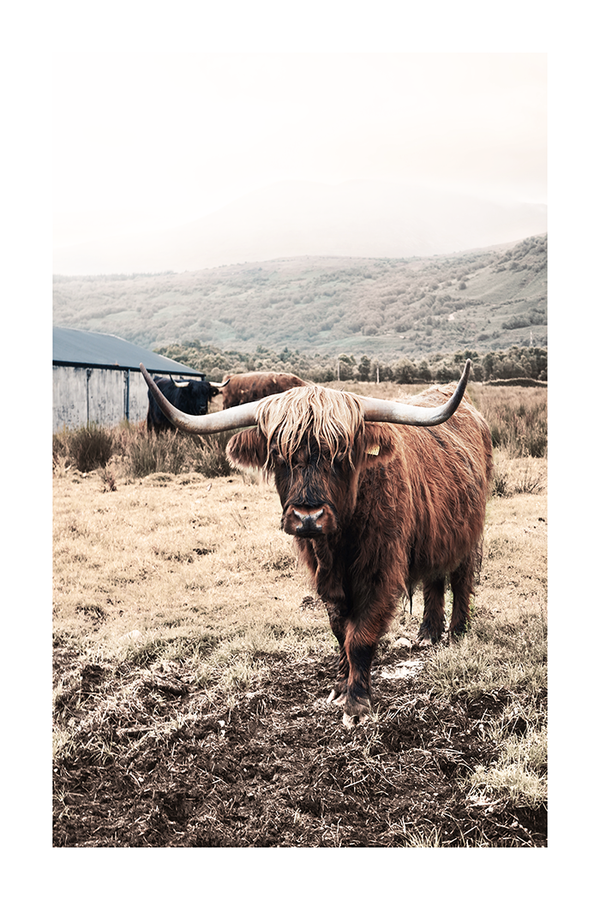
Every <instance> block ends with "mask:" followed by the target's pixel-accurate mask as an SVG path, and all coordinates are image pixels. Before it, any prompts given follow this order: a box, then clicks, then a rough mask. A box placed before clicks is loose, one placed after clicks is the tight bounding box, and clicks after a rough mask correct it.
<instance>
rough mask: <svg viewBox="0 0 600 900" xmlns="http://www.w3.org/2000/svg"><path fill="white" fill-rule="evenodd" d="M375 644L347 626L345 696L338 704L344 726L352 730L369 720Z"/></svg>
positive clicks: (355, 629)
mask: <svg viewBox="0 0 600 900" xmlns="http://www.w3.org/2000/svg"><path fill="white" fill-rule="evenodd" d="M376 649H377V642H376V641H375V642H373V643H370V642H365V637H364V635H363V634H362V633H361V630H360V629H359V628H356V627H354V626H353V625H352V624H349V626H348V628H347V629H346V645H345V650H346V657H347V660H348V680H347V686H346V694H345V697H344V698H343V703H342V702H341V701H342V698H340V700H339V701H337V702H339V704H340V706H342V705H343V708H344V725H345V726H346V728H352V727H353V726H354V725H358V724H360V723H361V722H364V721H365V719H367V718H369V716H370V713H371V664H372V662H373V656H374V655H375V650H376Z"/></svg>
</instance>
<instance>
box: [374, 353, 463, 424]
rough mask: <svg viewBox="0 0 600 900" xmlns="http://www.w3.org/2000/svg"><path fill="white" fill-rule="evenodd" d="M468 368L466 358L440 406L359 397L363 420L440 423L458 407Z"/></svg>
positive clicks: (397, 422) (399, 422) (398, 422)
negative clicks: (453, 385)
mask: <svg viewBox="0 0 600 900" xmlns="http://www.w3.org/2000/svg"><path fill="white" fill-rule="evenodd" d="M470 370H471V360H470V359H468V360H467V361H466V363H465V368H464V370H463V373H462V376H461V379H460V381H459V382H458V385H457V387H456V390H455V391H454V393H453V394H452V396H451V397H450V399H449V400H448V401H447V403H444V404H443V405H442V406H434V407H428V406H413V405H412V404H410V403H396V402H395V401H394V400H376V399H375V398H374V397H361V398H360V402H361V403H362V407H363V414H364V417H365V421H366V422H392V423H393V424H395V425H441V423H442V422H445V421H446V419H449V418H450V416H451V415H452V414H453V413H455V412H456V410H457V409H458V405H459V403H460V401H461V400H462V398H463V394H464V392H465V388H466V386H467V381H468V380H469V372H470Z"/></svg>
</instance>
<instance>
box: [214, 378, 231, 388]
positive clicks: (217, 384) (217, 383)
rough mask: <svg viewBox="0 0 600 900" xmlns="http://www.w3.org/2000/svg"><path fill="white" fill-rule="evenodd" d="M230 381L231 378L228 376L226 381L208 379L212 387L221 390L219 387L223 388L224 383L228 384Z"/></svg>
mask: <svg viewBox="0 0 600 900" xmlns="http://www.w3.org/2000/svg"><path fill="white" fill-rule="evenodd" d="M230 381H231V378H228V379H227V381H221V382H216V381H210V382H209V384H210V386H211V387H214V388H217V389H218V390H221V388H224V387H225V385H226V384H229V382H230Z"/></svg>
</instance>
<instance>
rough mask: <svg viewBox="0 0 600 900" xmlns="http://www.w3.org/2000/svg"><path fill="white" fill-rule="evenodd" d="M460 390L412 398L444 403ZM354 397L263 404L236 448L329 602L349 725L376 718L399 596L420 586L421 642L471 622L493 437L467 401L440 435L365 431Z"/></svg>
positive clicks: (316, 391)
mask: <svg viewBox="0 0 600 900" xmlns="http://www.w3.org/2000/svg"><path fill="white" fill-rule="evenodd" d="M452 391H453V386H447V387H445V388H431V389H429V390H428V391H425V392H424V393H423V394H420V395H418V396H417V397H414V398H412V400H411V401H410V402H413V403H415V404H416V405H419V406H438V405H440V404H441V403H444V402H445V401H446V400H447V399H448V398H449V397H450V396H451V394H452ZM359 410H360V406H359V403H358V401H357V399H356V397H354V396H353V395H351V394H345V393H343V392H340V391H332V390H328V389H325V388H318V387H316V386H310V387H307V388H301V389H300V388H299V389H296V390H292V391H289V392H287V393H286V394H283V395H280V396H278V397H274V398H269V399H267V400H265V401H264V404H262V405H261V407H260V410H259V417H258V422H259V424H258V427H257V428H256V429H252V430H250V431H246V432H242V433H240V434H238V435H236V436H235V437H233V438H232V439H231V441H230V442H229V445H228V453H229V455H230V458H231V459H232V460H233V462H235V463H237V464H239V465H250V466H256V465H261V466H264V467H266V468H267V470H268V471H270V472H272V473H273V476H274V479H275V484H276V487H277V490H278V493H279V497H280V500H281V505H282V510H283V515H282V527H283V528H284V530H285V531H287V532H288V533H290V534H293V535H294V536H295V540H296V543H297V545H298V549H299V553H300V558H301V559H302V560H303V562H304V563H305V564H306V566H307V567H308V569H309V571H310V573H311V574H312V577H313V579H314V584H315V589H316V591H317V592H318V594H319V595H320V597H321V599H322V600H323V602H324V603H325V606H326V608H327V610H328V613H329V618H330V623H331V627H332V630H333V632H334V634H335V636H336V638H337V639H338V642H339V646H340V659H339V670H338V680H337V683H336V685H335V687H334V690H333V692H332V699H334V700H335V701H336V702H337V703H339V704H340V705H342V706H343V707H344V714H345V715H344V721H345V722H346V723H347V724H349V723H352V722H354V721H356V720H359V721H360V720H361V719H362V718H364V716H365V715H366V714H367V713H368V712H369V710H370V697H371V676H370V672H371V662H372V659H373V655H374V653H375V650H376V647H377V643H378V641H379V639H380V637H381V635H382V634H383V633H384V632H385V630H386V629H387V627H388V625H389V623H390V621H391V619H392V617H393V615H394V612H395V609H396V605H397V602H398V598H399V596H400V594H402V593H405V594H410V593H411V592H412V589H413V587H414V586H415V585H416V584H417V583H419V582H422V584H423V592H424V615H423V621H422V624H421V629H420V632H419V639H420V640H421V641H432V642H435V641H438V640H440V638H441V636H442V633H443V630H444V586H445V579H446V576H448V578H449V581H450V586H451V588H452V592H453V609H452V618H451V621H450V634H451V635H459V634H461V633H463V632H464V631H465V630H466V629H467V628H468V624H469V607H470V596H471V593H472V590H473V582H474V577H475V574H476V570H477V565H478V561H479V559H480V546H481V540H482V534H483V525H484V518H485V506H486V500H487V495H488V491H489V484H490V480H491V472H492V443H491V437H490V432H489V429H488V427H487V425H486V423H485V421H484V419H483V418H482V416H481V415H480V414H479V413H478V412H477V411H476V410H475V409H474V407H473V406H472V405H471V403H470V402H469V400H468V398H466V397H465V398H463V401H462V403H461V404H460V406H459V408H458V410H457V411H456V412H455V413H454V415H453V416H452V417H451V418H450V419H449V420H448V421H447V422H445V423H444V424H442V425H437V426H434V427H415V426H409V425H389V424H375V423H370V422H364V421H363V419H362V416H361V415H360V414H359Z"/></svg>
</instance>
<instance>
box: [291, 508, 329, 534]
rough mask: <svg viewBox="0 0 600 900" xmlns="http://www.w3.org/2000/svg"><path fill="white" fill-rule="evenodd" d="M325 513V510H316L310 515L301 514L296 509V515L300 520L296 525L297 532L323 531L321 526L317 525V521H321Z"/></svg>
mask: <svg viewBox="0 0 600 900" xmlns="http://www.w3.org/2000/svg"><path fill="white" fill-rule="evenodd" d="M323 512H324V510H323V509H316V510H314V511H312V512H309V513H301V512H298V510H297V509H295V510H294V515H295V516H296V517H297V518H298V519H299V520H300V521H299V522H298V524H297V525H296V531H297V532H307V531H321V525H320V524H318V523H317V519H319V518H320V517H321V516H322V515H323Z"/></svg>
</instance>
